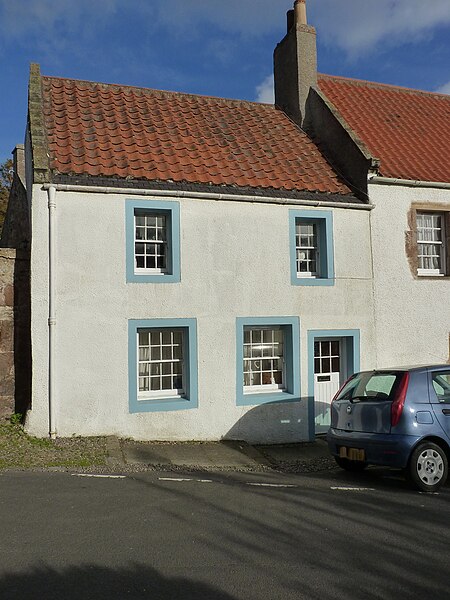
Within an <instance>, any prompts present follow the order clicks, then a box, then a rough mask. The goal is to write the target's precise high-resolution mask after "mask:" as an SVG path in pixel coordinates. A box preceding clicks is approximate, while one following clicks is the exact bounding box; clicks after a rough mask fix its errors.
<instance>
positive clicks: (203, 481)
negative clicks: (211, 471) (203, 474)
mask: <svg viewBox="0 0 450 600" xmlns="http://www.w3.org/2000/svg"><path fill="white" fill-rule="evenodd" d="M197 481H198V482H199V483H212V482H213V480H212V479H197Z"/></svg>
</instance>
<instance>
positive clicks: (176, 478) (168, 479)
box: [158, 477, 192, 481]
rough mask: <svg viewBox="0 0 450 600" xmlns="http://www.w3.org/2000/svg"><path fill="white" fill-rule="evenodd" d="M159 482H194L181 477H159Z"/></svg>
mask: <svg viewBox="0 0 450 600" xmlns="http://www.w3.org/2000/svg"><path fill="white" fill-rule="evenodd" d="M158 479H159V481H192V479H183V478H181V477H179V478H178V477H158Z"/></svg>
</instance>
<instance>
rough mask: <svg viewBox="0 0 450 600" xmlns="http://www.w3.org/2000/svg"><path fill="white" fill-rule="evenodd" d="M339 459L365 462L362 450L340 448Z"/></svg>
mask: <svg viewBox="0 0 450 600" xmlns="http://www.w3.org/2000/svg"><path fill="white" fill-rule="evenodd" d="M339 456H340V458H348V459H349V460H361V461H364V460H366V453H365V451H364V449H363V448H347V447H346V446H341V447H340V448H339Z"/></svg>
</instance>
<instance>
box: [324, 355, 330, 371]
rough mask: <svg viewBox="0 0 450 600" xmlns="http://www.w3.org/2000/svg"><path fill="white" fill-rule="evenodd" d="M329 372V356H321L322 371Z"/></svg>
mask: <svg viewBox="0 0 450 600" xmlns="http://www.w3.org/2000/svg"><path fill="white" fill-rule="evenodd" d="M330 372H331V361H330V359H329V358H322V373H330Z"/></svg>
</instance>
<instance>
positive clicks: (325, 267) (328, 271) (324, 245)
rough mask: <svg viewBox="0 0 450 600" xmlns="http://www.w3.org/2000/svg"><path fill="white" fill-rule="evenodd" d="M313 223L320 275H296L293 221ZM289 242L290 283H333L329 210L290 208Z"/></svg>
mask: <svg viewBox="0 0 450 600" xmlns="http://www.w3.org/2000/svg"><path fill="white" fill-rule="evenodd" d="M296 219H301V220H302V221H309V222H310V223H315V224H316V225H317V229H318V235H319V261H320V262H319V269H320V270H319V272H320V277H297V264H296V262H297V261H296V251H295V221H296ZM289 242H290V260H291V283H292V285H328V286H330V285H334V258H333V255H334V253H333V213H332V212H331V211H330V210H294V209H292V210H290V211H289Z"/></svg>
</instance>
